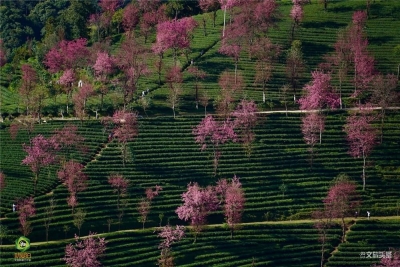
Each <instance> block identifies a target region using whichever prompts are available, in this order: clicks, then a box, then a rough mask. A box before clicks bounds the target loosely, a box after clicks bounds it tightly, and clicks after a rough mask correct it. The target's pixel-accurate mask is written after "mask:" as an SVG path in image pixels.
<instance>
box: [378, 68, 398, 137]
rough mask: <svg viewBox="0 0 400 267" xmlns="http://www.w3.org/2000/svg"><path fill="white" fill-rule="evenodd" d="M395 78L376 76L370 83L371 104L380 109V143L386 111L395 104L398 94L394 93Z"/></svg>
mask: <svg viewBox="0 0 400 267" xmlns="http://www.w3.org/2000/svg"><path fill="white" fill-rule="evenodd" d="M396 88H397V77H396V76H395V75H394V74H387V75H385V76H384V75H382V74H379V75H376V76H375V77H374V79H373V81H372V96H371V103H372V104H373V105H376V106H378V107H380V108H381V110H380V118H381V129H380V132H381V143H382V141H383V126H384V122H385V115H386V110H387V109H388V108H389V107H390V106H392V105H395V104H396V103H397V101H398V100H399V99H400V94H399V93H398V92H396Z"/></svg>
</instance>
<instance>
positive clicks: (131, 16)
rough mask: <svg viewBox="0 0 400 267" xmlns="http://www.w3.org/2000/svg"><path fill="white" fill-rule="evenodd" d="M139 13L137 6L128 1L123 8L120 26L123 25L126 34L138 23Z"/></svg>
mask: <svg viewBox="0 0 400 267" xmlns="http://www.w3.org/2000/svg"><path fill="white" fill-rule="evenodd" d="M139 19H140V13H139V8H138V7H137V6H136V5H134V4H133V3H130V4H129V5H127V6H126V7H125V8H124V13H123V17H122V26H123V27H124V30H125V32H127V33H128V35H129V34H130V33H131V32H132V31H133V30H134V29H135V27H136V26H137V25H138V24H139Z"/></svg>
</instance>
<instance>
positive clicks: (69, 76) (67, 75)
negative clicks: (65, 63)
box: [58, 69, 76, 113]
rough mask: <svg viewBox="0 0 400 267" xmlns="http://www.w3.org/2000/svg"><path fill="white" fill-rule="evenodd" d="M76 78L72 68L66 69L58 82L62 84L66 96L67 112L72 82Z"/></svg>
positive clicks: (72, 88)
mask: <svg viewBox="0 0 400 267" xmlns="http://www.w3.org/2000/svg"><path fill="white" fill-rule="evenodd" d="M75 80H76V76H75V73H74V71H73V70H72V69H67V70H65V71H64V72H63V74H62V75H61V77H60V79H59V80H58V82H59V83H60V84H61V85H62V86H63V87H62V88H63V90H64V92H65V94H66V96H67V113H68V110H69V99H70V98H71V94H72V91H73V90H74V87H73V83H74V81H75Z"/></svg>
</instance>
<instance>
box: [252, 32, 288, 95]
mask: <svg viewBox="0 0 400 267" xmlns="http://www.w3.org/2000/svg"><path fill="white" fill-rule="evenodd" d="M280 50H281V48H280V46H279V45H276V44H273V43H272V42H271V40H270V39H269V38H267V37H262V38H257V40H255V41H254V42H253V44H252V46H251V48H250V53H251V56H252V57H255V58H256V64H255V71H256V73H255V76H254V83H255V84H261V87H262V92H263V98H262V99H263V103H265V100H266V95H265V91H266V88H267V83H268V81H269V80H270V79H271V76H272V69H273V66H272V63H273V62H274V60H276V59H277V58H278V56H279V54H280Z"/></svg>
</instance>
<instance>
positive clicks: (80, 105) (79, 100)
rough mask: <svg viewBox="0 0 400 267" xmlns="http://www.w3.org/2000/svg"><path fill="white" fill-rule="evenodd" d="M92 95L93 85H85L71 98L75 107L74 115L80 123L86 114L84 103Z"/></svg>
mask: <svg viewBox="0 0 400 267" xmlns="http://www.w3.org/2000/svg"><path fill="white" fill-rule="evenodd" d="M92 95H94V88H93V85H92V84H90V83H85V84H84V85H83V86H82V87H79V89H78V92H76V94H74V95H73V96H72V101H73V102H74V105H75V106H74V109H75V114H76V115H77V117H78V118H80V119H81V122H82V123H83V118H84V116H85V114H86V112H85V110H86V102H87V100H88V98H89V97H91V96H92Z"/></svg>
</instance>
